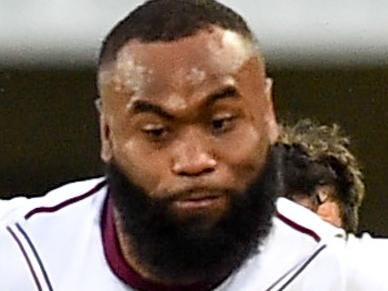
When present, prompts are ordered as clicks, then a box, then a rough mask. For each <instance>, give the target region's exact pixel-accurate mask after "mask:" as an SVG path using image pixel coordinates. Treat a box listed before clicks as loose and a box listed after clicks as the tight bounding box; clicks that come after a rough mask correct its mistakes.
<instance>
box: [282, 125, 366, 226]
mask: <svg viewBox="0 0 388 291" xmlns="http://www.w3.org/2000/svg"><path fill="white" fill-rule="evenodd" d="M279 142H280V143H281V144H284V145H285V146H286V149H287V151H286V156H285V167H286V170H285V171H284V172H285V173H284V175H285V184H286V185H285V186H286V190H285V196H286V197H287V196H292V194H293V193H296V192H298V193H306V194H307V195H313V194H314V190H315V188H316V187H317V186H320V185H332V186H334V188H335V194H334V197H332V198H333V199H334V201H336V202H337V203H338V205H339V208H340V215H341V220H342V222H343V228H344V229H345V230H346V231H348V232H356V230H357V227H358V220H359V218H358V212H359V207H360V206H361V203H362V201H363V198H364V195H365V186H364V182H363V176H362V173H361V169H360V166H359V163H358V161H357V159H356V157H355V156H354V155H353V154H352V152H351V151H350V139H349V137H347V136H345V135H344V133H343V132H342V130H341V128H340V127H339V126H338V125H336V124H333V125H320V124H318V123H314V122H312V121H311V120H309V119H304V120H301V121H299V122H297V123H296V124H295V125H289V126H283V128H282V133H281V136H280V139H279Z"/></svg>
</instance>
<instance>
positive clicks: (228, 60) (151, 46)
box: [99, 27, 264, 105]
mask: <svg viewBox="0 0 388 291" xmlns="http://www.w3.org/2000/svg"><path fill="white" fill-rule="evenodd" d="M252 59H254V60H255V62H253V63H254V67H255V68H254V70H253V71H255V72H254V74H253V75H255V78H256V79H259V77H260V76H261V77H264V67H263V65H262V63H261V62H260V61H258V58H257V51H256V49H255V47H254V45H253V43H252V41H249V40H247V39H245V38H244V37H243V36H241V35H240V34H238V33H236V32H233V31H229V30H224V29H221V28H218V27H212V28H209V29H207V30H201V31H199V32H198V33H197V34H195V35H194V36H190V37H186V38H183V39H180V40H177V41H171V42H151V43H143V42H140V41H138V40H131V41H129V42H128V43H127V44H126V45H124V46H123V47H122V48H121V49H120V50H119V51H118V53H117V57H116V61H114V62H113V63H111V64H109V65H108V66H105V67H103V68H101V69H100V74H99V83H100V86H104V84H107V83H108V84H110V85H111V86H108V87H109V88H111V89H113V91H114V94H119V95H123V94H124V95H126V96H131V97H133V96H135V97H136V98H135V99H138V98H147V99H148V98H151V99H152V97H153V96H158V97H160V95H161V94H163V95H165V97H166V98H165V99H171V98H172V97H174V96H175V97H176V96H180V97H183V96H184V95H190V96H192V95H193V94H196V93H198V92H199V91H201V90H205V91H206V90H211V89H214V90H217V86H229V85H235V83H236V82H238V80H237V79H238V74H239V73H240V71H241V70H242V68H243V67H244V64H246V63H248V62H249V60H252ZM251 71H252V68H251V69H250V72H251ZM251 75H252V74H251ZM212 86H213V87H215V88H211V87H212ZM198 94H199V93H198ZM101 95H102V96H103V94H101ZM175 97H174V98H172V99H179V98H175ZM132 99H134V98H132ZM181 99H182V98H181ZM175 101H176V102H175V103H177V104H178V103H179V102H181V103H182V102H183V101H184V100H183V99H182V100H175ZM183 103H184V102H183ZM183 103H182V104H183ZM182 104H181V105H182Z"/></svg>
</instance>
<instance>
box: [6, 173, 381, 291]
mask: <svg viewBox="0 0 388 291" xmlns="http://www.w3.org/2000/svg"><path fill="white" fill-rule="evenodd" d="M102 181H103V178H97V179H91V180H87V181H82V182H76V183H71V184H67V185H65V186H63V187H60V188H58V189H55V190H53V191H51V192H49V193H48V194H47V195H46V196H44V197H39V198H33V199H21V200H19V201H17V202H15V201H12V200H10V201H8V202H7V203H9V204H7V205H6V204H4V203H5V202H2V203H1V204H0V212H1V211H3V214H1V213H0V221H1V222H0V276H1V279H0V290H2V291H3V290H4V291H8V290H9V291H22V290H23V291H29V290H55V291H69V290H72V291H73V290H75V291H78V290H79V291H88V290H91V291H100V290H101V291H106V290H109V291H124V290H126V291H128V290H133V289H131V288H130V287H129V286H127V285H126V284H125V283H123V282H122V281H120V279H119V278H117V277H116V275H115V274H114V273H113V272H112V270H111V269H110V267H109V265H108V263H107V261H106V258H105V255H104V251H103V244H102V238H101V228H100V218H101V211H102V206H103V204H104V201H105V198H106V195H107V193H106V192H107V191H106V186H104V187H102V188H101V189H100V190H99V191H97V192H96V193H93V194H92V195H90V196H88V197H85V198H83V199H80V200H78V201H77V202H74V203H71V204H67V202H66V201H69V199H70V200H71V199H74V200H77V199H78V198H77V197H80V196H82V195H84V194H85V193H88V192H89V191H90V190H91V189H93V188H94V187H95V186H96V185H98V184H99V183H101V182H102ZM84 196H85V195H84ZM58 205H62V206H63V205H65V206H63V207H58V209H57V210H56V211H54V210H55V209H56V208H55V207H57V206H58ZM42 207H46V208H44V209H46V210H48V209H49V211H41V212H39V213H35V214H33V215H32V216H30V217H29V218H28V219H26V218H25V216H26V214H28V213H31V211H33V210H34V209H37V208H39V209H41V210H42ZM277 211H278V213H279V215H278V216H276V217H274V220H273V228H272V230H271V233H270V235H269V236H268V238H267V239H266V241H265V242H264V244H263V245H262V246H261V247H260V252H259V254H258V255H256V256H254V257H252V258H250V259H249V260H248V261H247V262H246V263H245V264H244V265H243V267H242V268H240V270H238V272H236V273H234V274H233V275H232V276H230V277H229V278H228V279H226V280H225V282H223V283H222V284H221V285H220V286H219V287H218V288H216V290H217V291H261V290H288V291H291V290H292V291H305V290H306V291H320V290H322V291H344V290H347V291H361V290H368V291H370V290H372V291H379V290H388V274H387V271H386V268H384V265H383V263H385V262H386V261H387V259H388V252H387V245H388V244H387V241H386V240H384V239H381V240H376V239H372V238H368V237H364V238H361V239H358V238H355V237H353V236H350V237H349V238H348V239H346V236H345V233H344V231H343V230H341V229H338V228H336V227H333V226H331V225H329V224H327V223H325V222H323V221H322V220H321V219H320V218H319V217H318V216H316V215H315V214H314V213H312V212H311V211H309V210H307V209H305V208H303V207H301V206H299V205H297V204H295V203H293V202H291V201H288V200H286V199H284V198H279V199H278V201H277ZM287 221H288V222H287ZM290 221H291V223H290ZM23 232H24V233H23ZM315 236H317V237H318V236H319V237H320V238H321V240H320V241H316V240H315V239H314V237H315ZM15 237H16V239H15ZM26 237H28V239H27V238H26ZM19 243H20V245H19ZM30 244H32V245H33V246H34V249H35V252H36V253H37V254H38V255H36V254H34V249H33V248H31V246H30ZM22 249H23V250H24V252H25V253H26V254H25V255H24V254H23V251H22ZM26 257H27V258H28V260H29V263H30V265H31V267H29V265H28V262H27V260H26ZM39 260H40V261H41V262H39ZM41 265H43V266H44V270H45V271H46V275H45V273H44V272H43V271H42V268H41ZM31 269H32V270H33V272H32V271H31ZM33 273H35V277H36V279H34V275H33ZM46 277H47V278H46ZM37 282H38V283H37ZM48 282H49V283H48ZM276 282H277V283H276ZM288 282H289V283H288ZM38 285H40V289H39V287H38ZM49 285H51V287H50V286H49Z"/></svg>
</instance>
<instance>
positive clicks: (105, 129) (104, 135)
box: [96, 101, 113, 163]
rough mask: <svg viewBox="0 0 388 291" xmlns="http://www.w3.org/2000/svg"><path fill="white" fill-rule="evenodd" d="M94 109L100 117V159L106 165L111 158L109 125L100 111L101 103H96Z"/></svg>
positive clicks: (101, 110)
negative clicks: (95, 108)
mask: <svg viewBox="0 0 388 291" xmlns="http://www.w3.org/2000/svg"><path fill="white" fill-rule="evenodd" d="M96 107H97V110H98V114H99V116H100V118H99V119H100V141H101V152H100V157H101V159H102V160H103V161H104V162H105V163H108V162H110V161H111V160H112V158H113V152H112V139H111V129H110V124H109V123H108V122H107V118H106V115H105V113H104V111H103V109H102V104H101V101H99V102H96Z"/></svg>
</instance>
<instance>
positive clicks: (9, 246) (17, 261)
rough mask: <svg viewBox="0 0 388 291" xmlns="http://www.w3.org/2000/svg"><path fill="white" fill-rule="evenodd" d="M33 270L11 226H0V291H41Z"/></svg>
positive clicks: (25, 251)
mask: <svg viewBox="0 0 388 291" xmlns="http://www.w3.org/2000/svg"><path fill="white" fill-rule="evenodd" d="M34 268H35V266H34V265H33V262H31V260H30V258H29V254H28V252H27V250H26V249H25V246H23V242H22V241H20V240H19V238H18V236H17V234H16V233H15V230H14V229H13V228H12V226H7V225H5V224H0V290H10V291H14V290H15V291H17V290H31V291H32V290H42V289H41V288H42V286H41V285H40V282H39V278H38V277H37V274H36V273H35V269H34Z"/></svg>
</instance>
